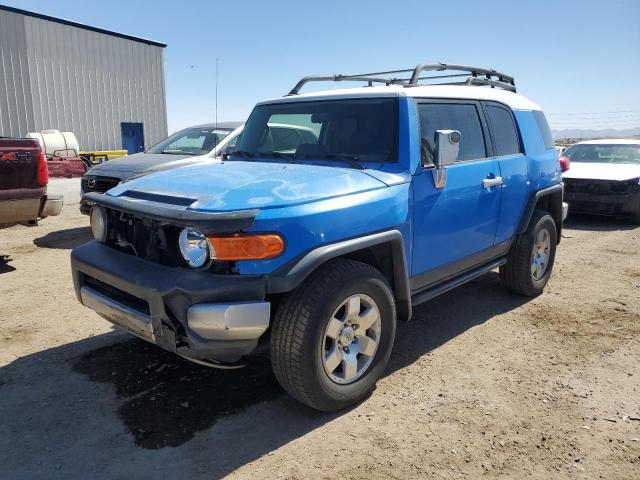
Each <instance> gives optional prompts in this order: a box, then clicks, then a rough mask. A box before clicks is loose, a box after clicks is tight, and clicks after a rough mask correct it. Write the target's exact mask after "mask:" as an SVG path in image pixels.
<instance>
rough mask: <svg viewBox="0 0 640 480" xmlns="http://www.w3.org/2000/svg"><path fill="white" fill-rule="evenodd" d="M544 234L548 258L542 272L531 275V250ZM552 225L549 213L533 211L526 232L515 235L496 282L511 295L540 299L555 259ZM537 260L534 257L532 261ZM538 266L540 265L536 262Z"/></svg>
mask: <svg viewBox="0 0 640 480" xmlns="http://www.w3.org/2000/svg"><path fill="white" fill-rule="evenodd" d="M543 231H546V235H547V238H548V257H547V261H546V262H544V269H543V270H536V271H535V272H534V270H533V268H534V265H533V261H534V253H535V252H534V249H536V250H537V251H538V252H539V251H540V250H539V249H538V248H537V246H536V239H538V238H539V236H540V235H542V236H544V235H545V234H544V233H542V232H543ZM557 239H558V236H557V232H556V224H555V222H554V221H553V218H552V217H551V215H549V213H547V212H544V211H541V210H536V211H534V212H533V215H532V216H531V220H530V221H529V226H528V227H527V231H526V232H524V233H523V234H521V235H518V236H517V237H516V239H515V241H514V243H513V245H511V248H510V249H509V253H508V254H507V263H506V264H505V265H503V266H501V267H500V280H501V282H502V284H503V286H504V287H506V288H507V289H508V290H511V291H512V292H514V293H518V294H520V295H525V296H528V297H534V296H536V295H540V294H541V293H542V291H543V290H544V287H545V286H546V285H547V282H548V281H549V277H550V276H551V271H552V270H553V263H554V261H555V258H556V243H557ZM539 258H544V255H543V256H541V257H536V260H538V259H539ZM538 264H539V265H541V264H540V263H539V261H538Z"/></svg>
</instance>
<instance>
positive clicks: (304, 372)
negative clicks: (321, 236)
mask: <svg viewBox="0 0 640 480" xmlns="http://www.w3.org/2000/svg"><path fill="white" fill-rule="evenodd" d="M395 325H396V314H395V302H394V299H393V295H392V293H391V288H390V287H389V284H388V282H387V280H386V279H385V277H384V276H383V275H382V274H381V273H380V272H379V271H378V270H377V269H375V268H374V267H372V266H371V265H368V264H365V263H362V262H357V261H354V260H349V259H335V260H331V261H329V262H327V263H326V264H325V265H323V266H322V267H320V268H319V269H318V270H317V271H316V272H314V273H313V274H312V275H311V276H310V277H309V278H308V279H307V280H305V281H304V282H303V283H302V284H301V285H300V286H299V287H298V288H297V289H296V290H294V291H293V292H291V293H289V294H288V295H287V296H286V298H285V299H284V300H283V301H282V303H281V304H280V305H279V307H278V310H277V312H276V314H275V317H274V320H273V330H272V332H271V345H270V348H271V363H272V365H273V369H274V372H275V375H276V378H277V379H278V381H279V382H280V384H281V385H282V387H283V388H284V389H285V390H286V391H287V392H288V393H289V394H291V395H292V396H293V397H294V398H296V399H298V400H299V401H301V402H303V403H305V404H307V405H309V406H310V407H312V408H315V409H317V410H322V411H333V410H339V409H342V408H345V407H348V406H350V405H353V404H355V403H357V402H359V401H361V400H362V399H364V398H365V397H366V396H367V395H369V394H370V393H371V391H372V390H373V388H374V386H375V384H376V381H377V380H378V379H379V378H380V377H381V376H382V373H383V372H384V369H385V367H386V365H387V363H388V361H389V356H390V355H391V349H392V347H393V340H394V337H395Z"/></svg>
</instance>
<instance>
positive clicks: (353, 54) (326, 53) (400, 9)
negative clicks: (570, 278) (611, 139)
mask: <svg viewBox="0 0 640 480" xmlns="http://www.w3.org/2000/svg"><path fill="white" fill-rule="evenodd" d="M0 3H4V4H7V5H11V6H15V7H18V8H23V9H26V10H32V11H36V12H40V13H44V14H47V15H52V16H57V17H61V18H66V19H69V20H74V21H77V22H81V23H86V24H89V25H93V26H97V27H102V28H105V29H109V30H114V31H119V32H123V33H128V34H130V35H136V36H141V37H146V38H150V39H153V40H158V41H161V42H164V43H166V44H168V47H167V48H166V49H165V74H166V87H167V107H168V120H169V128H170V130H175V129H177V128H181V127H184V126H188V125H190V124H194V123H198V122H203V121H210V120H212V119H213V117H214V108H215V107H214V105H215V102H214V98H215V96H214V85H215V59H216V57H217V58H219V59H220V82H219V87H220V90H219V119H220V120H236V119H237V120H240V119H243V118H244V117H246V115H248V113H249V112H250V111H251V108H252V107H253V105H254V104H255V102H256V101H258V100H260V99H263V98H270V97H276V96H280V95H283V94H285V93H286V92H287V91H288V90H289V89H290V88H291V87H292V86H293V85H294V84H295V83H296V81H297V80H298V79H299V78H300V77H302V76H304V75H308V74H312V73H315V74H333V73H358V72H367V71H379V70H386V69H395V68H408V67H412V66H414V65H416V64H417V63H422V62H438V61H441V62H449V63H465V64H471V65H478V66H486V67H490V68H495V69H496V70H499V71H503V72H505V73H509V74H512V75H513V76H514V77H515V79H516V84H517V86H518V91H519V92H520V93H522V94H524V95H526V96H527V97H529V98H531V99H532V100H534V101H536V102H537V103H539V104H541V105H542V106H543V108H544V109H545V111H546V112H547V114H548V116H549V119H550V123H551V124H552V127H553V128H556V129H558V128H563V127H582V128H589V127H595V128H607V127H611V128H631V127H638V126H640V81H639V79H640V0H606V1H593V0H582V1H577V0H571V1H562V0H556V1H550V0H535V1H534V0H531V1H528V2H519V1H515V0H510V1H506V0H491V1H485V2H482V1H470V0H469V1H464V0H458V1H455V2H447V1H438V2H434V1H414V0H405V1H395V2H393V1H388V0H387V1H378V0H362V1H360V0H359V1H347V0H342V1H338V0H323V1H314V2H310V1H301V0H297V1H290V0H283V1H277V0H271V1H247V0H230V1H226V2H221V1H211V0H209V1H207V0H182V1H166V0H154V1H152V0H126V1H123V0H108V1H87V0H22V1H12V0H0ZM573 113H586V114H585V115H578V116H576V115H569V114H573Z"/></svg>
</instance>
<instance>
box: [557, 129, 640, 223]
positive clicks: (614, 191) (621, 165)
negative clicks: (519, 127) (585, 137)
mask: <svg viewBox="0 0 640 480" xmlns="http://www.w3.org/2000/svg"><path fill="white" fill-rule="evenodd" d="M563 156H564V157H566V158H568V159H569V160H570V161H571V168H570V169H569V170H568V171H566V172H564V173H563V174H562V177H563V180H564V185H565V187H564V198H565V200H566V201H567V202H568V203H569V205H570V206H571V212H573V213H580V212H582V213H591V214H597V215H607V216H615V217H624V218H629V219H631V220H632V221H634V222H636V223H640V140H617V139H608V140H592V141H588V142H580V143H576V144H575V145H572V146H571V147H569V148H567V150H565V152H564V153H563Z"/></svg>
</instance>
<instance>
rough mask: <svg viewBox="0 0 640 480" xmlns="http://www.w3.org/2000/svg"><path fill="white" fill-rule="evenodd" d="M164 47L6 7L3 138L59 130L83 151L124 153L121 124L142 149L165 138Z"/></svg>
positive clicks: (1, 56) (2, 21) (0, 75)
mask: <svg viewBox="0 0 640 480" xmlns="http://www.w3.org/2000/svg"><path fill="white" fill-rule="evenodd" d="M165 46H166V45H164V44H162V43H158V42H154V41H151V40H145V39H140V38H136V37H131V36H128V35H123V34H119V33H114V32H109V31H106V30H102V29H98V28H93V27H89V26H86V25H81V24H77V23H74V22H69V21H66V20H60V19H56V18H52V17H47V16H44V15H40V14H35V13H32V12H26V11H23V10H18V9H15V8H11V7H5V6H1V5H0V136H6V137H21V136H24V135H25V134H26V133H27V132H34V131H38V130H48V129H56V130H60V131H70V132H73V133H75V135H76V137H77V138H78V142H79V143H80V148H81V149H82V150H115V149H120V148H122V147H123V130H124V127H123V125H122V124H123V123H134V124H136V123H142V129H143V134H144V145H145V147H149V146H151V145H153V144H155V143H157V142H158V141H160V140H162V139H163V138H165V137H166V136H167V112H166V102H165V86H164V60H163V48H164V47H165Z"/></svg>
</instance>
